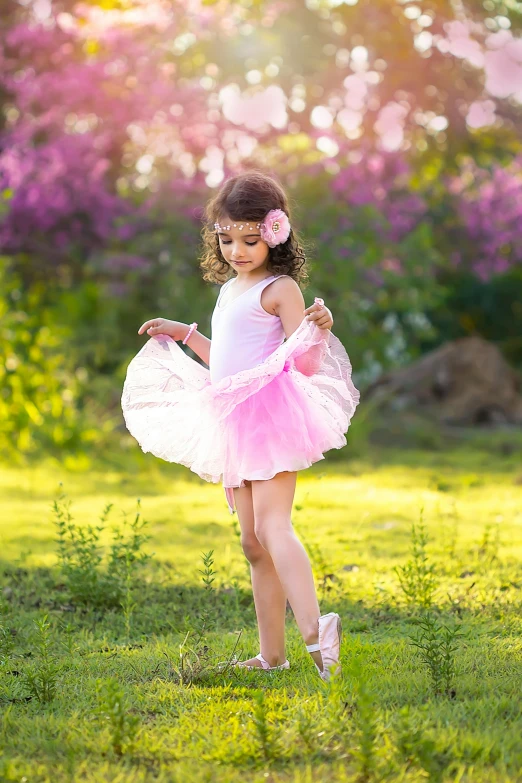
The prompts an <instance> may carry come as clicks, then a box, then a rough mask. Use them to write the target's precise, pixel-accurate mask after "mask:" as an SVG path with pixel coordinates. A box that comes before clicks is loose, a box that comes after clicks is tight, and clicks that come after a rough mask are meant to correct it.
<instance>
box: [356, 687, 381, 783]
mask: <svg viewBox="0 0 522 783" xmlns="http://www.w3.org/2000/svg"><path fill="white" fill-rule="evenodd" d="M356 693H357V696H356V703H355V704H356V710H355V725H356V728H357V736H358V740H359V745H358V748H356V750H355V752H354V756H355V758H356V760H357V762H358V765H359V780H361V781H367V780H372V778H374V777H375V774H376V772H377V754H376V750H377V729H378V720H377V712H376V708H375V704H374V700H373V698H372V694H371V691H370V689H369V687H368V683H367V682H366V678H365V677H361V676H360V677H358V679H357V686H356Z"/></svg>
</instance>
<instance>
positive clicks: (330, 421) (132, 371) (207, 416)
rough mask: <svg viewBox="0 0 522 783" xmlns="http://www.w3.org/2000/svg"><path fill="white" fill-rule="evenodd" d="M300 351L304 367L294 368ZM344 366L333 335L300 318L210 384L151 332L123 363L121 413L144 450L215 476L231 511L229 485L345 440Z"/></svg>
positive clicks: (309, 459) (348, 403) (205, 373)
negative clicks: (265, 349)
mask: <svg viewBox="0 0 522 783" xmlns="http://www.w3.org/2000/svg"><path fill="white" fill-rule="evenodd" d="M299 356H303V357H304V358H303V359H301V362H303V361H304V362H305V363H306V365H307V368H308V369H307V372H308V371H310V372H312V373H313V374H310V375H308V374H307V375H304V374H303V373H302V372H300V371H299V370H297V368H296V367H295V360H296V359H297V357H299ZM301 362H300V366H301ZM351 369H352V368H351V364H350V360H349V358H348V356H347V353H346V351H345V350H344V347H343V345H342V344H341V343H340V342H339V340H338V339H337V338H336V337H335V336H334V335H333V334H332V333H331V332H327V331H325V330H321V329H319V328H318V327H317V326H315V325H314V324H313V323H311V322H308V321H306V320H303V322H302V323H301V325H300V326H299V327H298V329H297V330H296V331H295V332H294V333H293V334H292V335H291V336H290V337H289V338H288V339H287V340H286V341H285V342H284V343H282V345H281V346H280V347H279V348H278V349H277V350H276V351H274V352H273V353H272V354H270V356H268V357H267V358H266V359H265V360H264V361H263V362H262V363H261V364H258V365H257V366H256V367H253V368H252V369H249V370H243V371H241V372H238V373H236V374H235V375H231V376H228V377H226V378H223V379H222V380H221V381H219V382H218V383H216V384H212V383H211V381H210V372H209V370H208V369H207V368H206V367H203V366H202V365H201V364H199V363H198V362H196V361H194V360H193V359H191V358H190V357H189V356H187V354H186V353H185V352H184V351H183V350H182V349H181V348H180V347H179V346H178V344H177V343H176V342H175V341H174V340H173V339H172V338H171V337H168V336H167V335H158V336H156V337H152V338H150V340H148V342H147V343H146V344H145V345H144V346H143V348H142V349H141V351H140V352H139V353H138V354H137V355H136V356H135V357H134V359H132V361H131V362H130V364H129V366H128V369H127V377H126V379H125V384H124V387H123V395H122V408H123V415H124V417H125V423H126V425H127V428H128V430H129V432H130V433H131V434H132V435H133V436H134V437H135V438H136V440H137V441H138V443H139V444H140V446H141V448H142V449H143V451H144V452H151V453H152V454H154V455H155V456H156V457H160V458H161V459H164V460H166V461H167V462H176V463H178V464H181V465H185V466H186V467H188V468H190V470H192V471H193V472H194V473H197V475H198V476H200V477H201V478H202V479H205V481H211V482H214V483H218V482H222V483H223V486H224V487H225V491H226V495H227V500H228V504H229V508H230V510H231V512H232V511H233V510H234V505H233V493H232V491H231V488H233V487H240V486H244V482H245V481H247V480H250V481H252V480H266V479H270V478H273V477H274V476H275V475H276V474H277V473H280V472H282V471H297V470H303V469H304V468H308V467H310V465H312V464H313V463H314V462H318V461H319V460H321V459H323V458H324V452H326V451H328V450H329V449H340V448H342V447H343V446H344V445H345V444H346V437H345V433H346V431H347V429H348V426H349V424H350V419H351V418H352V416H353V414H354V411H355V408H356V406H357V404H358V402H359V392H358V391H357V389H356V388H355V386H354V385H353V383H352V380H351ZM227 490H228V491H227Z"/></svg>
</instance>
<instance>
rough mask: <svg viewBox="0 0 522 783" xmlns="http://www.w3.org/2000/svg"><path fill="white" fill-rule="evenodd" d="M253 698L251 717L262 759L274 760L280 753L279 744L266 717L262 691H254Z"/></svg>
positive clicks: (275, 733) (271, 724)
mask: <svg viewBox="0 0 522 783" xmlns="http://www.w3.org/2000/svg"><path fill="white" fill-rule="evenodd" d="M253 698H254V714H253V716H252V719H253V723H254V730H255V736H256V739H257V741H258V744H259V749H260V751H261V755H262V757H263V760H264V761H274V760H275V759H277V758H278V757H279V756H280V755H281V745H280V740H279V737H278V735H277V732H276V729H275V727H274V725H273V723H272V722H271V721H270V720H269V718H268V707H267V704H266V699H265V693H264V691H262V690H258V691H255V693H254V694H253Z"/></svg>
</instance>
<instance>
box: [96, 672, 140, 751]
mask: <svg viewBox="0 0 522 783" xmlns="http://www.w3.org/2000/svg"><path fill="white" fill-rule="evenodd" d="M96 695H97V697H98V714H99V716H100V718H101V719H102V721H104V722H105V723H107V724H108V726H109V731H110V737H111V747H112V750H113V751H114V753H115V754H116V756H123V754H124V753H125V752H128V751H129V750H131V748H132V746H133V743H134V740H135V738H136V734H137V732H138V729H139V723H140V719H139V717H138V716H137V715H132V714H131V712H130V709H129V703H128V699H127V698H126V695H125V691H124V689H123V688H122V686H121V685H120V683H119V682H118V680H116V679H115V678H114V677H111V678H110V679H107V680H96Z"/></svg>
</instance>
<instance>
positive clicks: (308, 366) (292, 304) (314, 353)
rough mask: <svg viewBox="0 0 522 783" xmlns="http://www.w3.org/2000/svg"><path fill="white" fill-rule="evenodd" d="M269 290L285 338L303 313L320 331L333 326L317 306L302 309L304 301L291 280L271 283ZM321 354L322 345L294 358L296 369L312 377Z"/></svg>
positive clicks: (283, 279) (283, 278) (282, 279)
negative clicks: (270, 290)
mask: <svg viewBox="0 0 522 783" xmlns="http://www.w3.org/2000/svg"><path fill="white" fill-rule="evenodd" d="M276 286H277V288H276ZM271 288H272V289H274V296H275V297H276V302H275V310H276V313H277V315H278V316H279V318H280V319H281V323H282V324H283V329H284V331H285V335H286V337H287V338H288V337H290V335H291V334H293V333H294V332H295V330H296V329H297V327H298V326H299V325H300V323H301V321H302V320H303V315H304V314H305V313H308V315H307V316H306V317H307V320H316V322H317V325H318V326H319V328H321V329H329V328H330V326H331V325H332V324H333V320H332V318H331V314H330V316H329V317H328V318H327V317H326V316H325V314H324V313H323V312H322V311H323V310H324V309H325V308H321V307H319V305H315V306H314V305H312V307H309V308H307V310H305V309H304V305H305V301H304V297H303V294H302V293H301V289H300V288H299V286H298V285H297V283H296V282H295V280H292V278H290V277H282V278H281V279H280V280H278V281H276V282H274V283H272V286H271ZM328 313H329V311H328ZM316 316H317V317H316ZM323 353H324V345H316V346H313V347H312V348H310V350H309V351H307V352H306V353H304V354H302V355H301V356H298V357H297V358H296V360H295V366H296V369H297V370H299V372H302V373H303V375H313V374H314V373H315V372H317V370H318V368H319V366H320V364H321V361H322V358H323Z"/></svg>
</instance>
